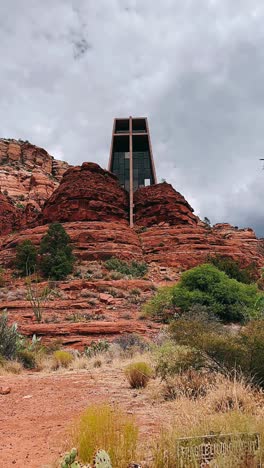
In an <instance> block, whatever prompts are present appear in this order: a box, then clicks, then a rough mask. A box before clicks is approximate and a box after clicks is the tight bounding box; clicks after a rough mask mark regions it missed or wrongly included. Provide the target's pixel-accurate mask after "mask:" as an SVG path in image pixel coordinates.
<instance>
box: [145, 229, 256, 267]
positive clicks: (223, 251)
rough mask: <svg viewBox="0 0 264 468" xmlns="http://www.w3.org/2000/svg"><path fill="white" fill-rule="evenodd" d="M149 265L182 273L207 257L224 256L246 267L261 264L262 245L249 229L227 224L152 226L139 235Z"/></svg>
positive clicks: (204, 260)
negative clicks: (211, 226)
mask: <svg viewBox="0 0 264 468" xmlns="http://www.w3.org/2000/svg"><path fill="white" fill-rule="evenodd" d="M139 236H140V239H141V245H142V249H143V255H144V258H145V260H146V261H147V262H148V263H152V262H155V263H157V264H159V265H162V266H168V267H174V268H177V269H178V271H184V270H186V269H188V268H192V267H193V266H196V265H199V264H201V263H204V262H206V261H207V258H208V256H209V255H224V256H227V257H231V258H233V259H234V260H237V261H239V262H240V264H241V265H242V266H247V265H249V264H251V263H252V262H254V263H256V265H258V266H259V267H261V266H263V264H264V248H263V242H262V241H261V240H259V239H257V238H256V235H255V233H254V231H253V230H252V229H237V228H234V227H233V226H230V225H229V224H217V225H215V226H214V227H213V228H207V227H205V226H204V225H203V223H199V225H197V226H183V225H178V226H153V227H151V228H150V229H147V231H146V232H142V233H140V234H139Z"/></svg>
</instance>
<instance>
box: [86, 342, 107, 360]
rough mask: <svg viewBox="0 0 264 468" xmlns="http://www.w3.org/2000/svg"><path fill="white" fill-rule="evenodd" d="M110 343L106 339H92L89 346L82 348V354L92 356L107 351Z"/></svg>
mask: <svg viewBox="0 0 264 468" xmlns="http://www.w3.org/2000/svg"><path fill="white" fill-rule="evenodd" d="M109 347H110V343H109V342H108V341H107V340H98V341H92V343H91V344H90V345H89V346H86V347H85V348H84V354H85V355H86V356H87V357H88V358H91V357H94V356H96V355H97V354H101V353H105V352H106V351H108V349H109Z"/></svg>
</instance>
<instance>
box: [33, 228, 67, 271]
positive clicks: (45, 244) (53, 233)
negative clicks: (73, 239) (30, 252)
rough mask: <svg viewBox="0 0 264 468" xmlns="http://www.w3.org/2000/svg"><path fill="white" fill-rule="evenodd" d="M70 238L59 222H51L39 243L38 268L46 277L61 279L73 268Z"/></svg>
mask: <svg viewBox="0 0 264 468" xmlns="http://www.w3.org/2000/svg"><path fill="white" fill-rule="evenodd" d="M69 242H70V238H69V236H68V234H67V233H66V231H65V229H64V227H63V226H62V225H61V224H60V223H52V224H51V225H50V227H49V229H48V232H47V234H46V235H45V236H44V237H43V238H42V240H41V243H40V254H41V255H42V257H41V262H40V268H41V271H42V273H43V275H44V276H45V277H46V278H51V279H54V280H61V279H64V278H66V276H67V275H69V274H70V273H71V272H72V270H73V264H74V256H73V254H72V248H71V246H70V245H69Z"/></svg>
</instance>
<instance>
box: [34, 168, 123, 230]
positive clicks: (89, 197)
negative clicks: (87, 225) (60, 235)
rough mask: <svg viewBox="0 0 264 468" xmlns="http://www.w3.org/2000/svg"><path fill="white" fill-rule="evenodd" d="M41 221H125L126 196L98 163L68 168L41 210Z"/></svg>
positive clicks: (115, 179)
mask: <svg viewBox="0 0 264 468" xmlns="http://www.w3.org/2000/svg"><path fill="white" fill-rule="evenodd" d="M42 214H43V221H44V222H46V223H48V222H53V221H60V222H67V221H103V222H109V221H110V222H111V221H117V220H127V219H128V194H127V192H125V190H123V189H122V188H121V187H120V184H119V182H118V179H117V177H116V176H115V175H114V174H112V173H111V172H108V171H106V170H104V169H102V168H101V167H100V166H98V164H94V163H83V164H82V166H76V167H73V168H70V169H68V171H67V172H66V173H65V174H64V175H63V178H62V181H61V183H60V186H59V187H58V188H57V190H55V192H54V193H53V194H52V196H51V197H50V199H49V200H48V201H47V203H46V204H45V206H44V209H43V213H42Z"/></svg>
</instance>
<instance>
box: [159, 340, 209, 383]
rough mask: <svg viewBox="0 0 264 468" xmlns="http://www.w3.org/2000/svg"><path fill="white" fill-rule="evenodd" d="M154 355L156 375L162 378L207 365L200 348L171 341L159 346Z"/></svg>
mask: <svg viewBox="0 0 264 468" xmlns="http://www.w3.org/2000/svg"><path fill="white" fill-rule="evenodd" d="M154 355H155V370H156V375H157V376H159V377H161V379H162V380H165V379H167V378H168V377H171V376H174V375H176V374H179V373H181V372H185V371H187V370H190V369H195V370H197V369H201V368H202V367H204V366H205V365H206V362H205V359H204V357H203V355H202V353H201V351H200V350H199V349H197V348H193V347H191V346H185V345H178V344H175V343H173V342H171V341H167V342H165V343H164V344H163V345H161V346H158V347H157V348H156V350H155V353H154Z"/></svg>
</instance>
